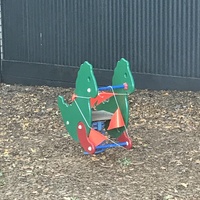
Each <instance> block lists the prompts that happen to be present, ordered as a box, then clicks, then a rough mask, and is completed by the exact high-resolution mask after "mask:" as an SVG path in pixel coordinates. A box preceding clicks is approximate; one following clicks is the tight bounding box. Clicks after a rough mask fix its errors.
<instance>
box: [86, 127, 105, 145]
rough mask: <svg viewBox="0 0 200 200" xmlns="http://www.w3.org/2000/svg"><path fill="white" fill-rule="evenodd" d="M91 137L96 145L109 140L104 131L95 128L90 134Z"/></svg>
mask: <svg viewBox="0 0 200 200" xmlns="http://www.w3.org/2000/svg"><path fill="white" fill-rule="evenodd" d="M89 139H90V141H91V142H92V143H93V144H94V146H95V147H96V146H98V145H99V144H101V143H102V142H103V141H105V140H107V137H106V136H105V135H103V134H102V133H100V132H98V131H96V130H94V129H91V130H90V134H89Z"/></svg>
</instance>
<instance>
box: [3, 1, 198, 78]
mask: <svg viewBox="0 0 200 200" xmlns="http://www.w3.org/2000/svg"><path fill="white" fill-rule="evenodd" d="M2 12H3V14H2V15H3V26H4V27H3V40H4V42H3V50H4V51H3V52H4V59H5V60H12V61H24V62H32V63H49V64H55V65H66V66H80V64H81V63H82V62H83V61H85V60H88V61H89V62H90V63H92V65H93V66H94V67H95V68H98V69H106V70H110V69H113V68H114V67H115V65H116V61H117V60H119V59H120V58H121V57H124V58H126V59H127V60H129V61H130V64H131V68H132V71H133V72H138V73H143V74H158V75H167V76H181V77H196V78H200V1H199V0H59V1H58V0H34V1H33V0H17V1H16V0H9V1H6V0H2Z"/></svg>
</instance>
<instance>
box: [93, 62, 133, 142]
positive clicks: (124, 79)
mask: <svg viewBox="0 0 200 200" xmlns="http://www.w3.org/2000/svg"><path fill="white" fill-rule="evenodd" d="M124 83H127V84H128V89H127V90H124V89H116V90H114V92H115V93H116V96H115V97H111V98H110V99H109V100H107V101H105V102H103V103H102V104H100V105H99V106H97V110H105V111H108V112H112V113H114V112H115V111H116V110H117V108H118V106H119V108H120V110H121V113H122V116H123V119H124V123H125V125H126V127H127V126H128V120H129V105H128V97H127V96H128V94H130V93H132V92H133V91H134V89H135V86H134V80H133V76H132V73H131V71H130V68H129V63H128V61H126V60H125V59H124V58H122V59H121V60H120V61H118V62H117V66H116V68H115V70H114V75H113V78H112V85H122V84H124ZM117 94H119V95H117ZM108 125H109V123H108V122H107V123H106V126H105V128H107V127H108ZM124 130H125V127H121V128H118V129H112V130H109V131H107V132H108V134H109V135H111V136H112V137H115V138H117V137H119V136H120V135H121V134H122V133H123V132H124Z"/></svg>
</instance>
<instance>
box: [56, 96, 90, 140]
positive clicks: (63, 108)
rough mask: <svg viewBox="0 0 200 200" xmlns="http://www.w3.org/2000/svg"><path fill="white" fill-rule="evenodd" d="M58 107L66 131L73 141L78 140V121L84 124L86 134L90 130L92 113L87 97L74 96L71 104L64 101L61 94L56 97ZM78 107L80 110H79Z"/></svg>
mask: <svg viewBox="0 0 200 200" xmlns="http://www.w3.org/2000/svg"><path fill="white" fill-rule="evenodd" d="M58 107H59V109H60V112H61V115H62V119H63V121H64V123H65V127H66V129H67V131H68V133H69V134H70V135H71V137H72V138H73V139H74V140H75V141H79V139H78V136H77V125H78V123H79V122H83V123H84V124H85V127H86V130H87V134H89V132H90V127H88V125H89V126H91V122H92V113H91V108H90V103H89V101H88V99H82V98H76V99H75V101H74V102H73V103H72V104H70V105H69V104H67V103H65V102H64V98H63V97H62V96H59V97H58ZM79 109H80V110H79Z"/></svg>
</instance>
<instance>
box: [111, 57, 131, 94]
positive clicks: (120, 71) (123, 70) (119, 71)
mask: <svg viewBox="0 0 200 200" xmlns="http://www.w3.org/2000/svg"><path fill="white" fill-rule="evenodd" d="M123 83H127V84H128V90H124V89H120V90H119V89H118V90H117V92H118V93H125V92H126V93H127V94H131V93H132V92H134V90H135V84H134V80H133V76H132V73H131V70H130V67H129V62H128V61H127V60H125V59H124V58H122V59H121V60H120V61H118V62H117V66H116V68H115V70H114V75H113V78H112V84H113V85H121V84H123Z"/></svg>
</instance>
